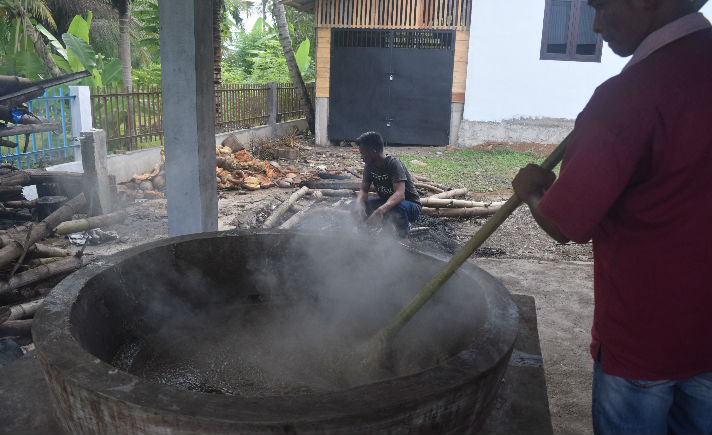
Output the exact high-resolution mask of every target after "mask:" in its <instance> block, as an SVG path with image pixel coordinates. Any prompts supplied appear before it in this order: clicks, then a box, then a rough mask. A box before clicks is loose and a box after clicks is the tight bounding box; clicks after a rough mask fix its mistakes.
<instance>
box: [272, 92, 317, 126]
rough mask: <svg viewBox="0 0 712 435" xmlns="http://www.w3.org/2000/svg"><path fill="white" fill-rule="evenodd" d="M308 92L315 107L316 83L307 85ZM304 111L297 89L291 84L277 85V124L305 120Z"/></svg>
mask: <svg viewBox="0 0 712 435" xmlns="http://www.w3.org/2000/svg"><path fill="white" fill-rule="evenodd" d="M306 85H307V92H308V93H309V98H311V101H312V106H313V105H314V82H312V83H307V84H306ZM304 116H305V115H304V111H303V110H302V108H301V105H300V104H299V94H298V93H297V88H295V87H294V86H292V85H290V84H282V83H279V84H277V122H285V121H291V120H293V119H299V118H304Z"/></svg>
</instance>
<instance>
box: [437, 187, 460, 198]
mask: <svg viewBox="0 0 712 435" xmlns="http://www.w3.org/2000/svg"><path fill="white" fill-rule="evenodd" d="M465 195H467V188H463V189H453V190H446V191H445V192H440V193H436V194H434V195H430V196H429V197H428V198H456V197H458V196H465Z"/></svg>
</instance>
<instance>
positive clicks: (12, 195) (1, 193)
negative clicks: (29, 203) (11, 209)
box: [0, 186, 22, 202]
mask: <svg viewBox="0 0 712 435" xmlns="http://www.w3.org/2000/svg"><path fill="white" fill-rule="evenodd" d="M18 199H22V186H0V201H2V202H5V201H15V200H18Z"/></svg>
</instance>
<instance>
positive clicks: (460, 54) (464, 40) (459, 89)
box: [452, 30, 470, 103]
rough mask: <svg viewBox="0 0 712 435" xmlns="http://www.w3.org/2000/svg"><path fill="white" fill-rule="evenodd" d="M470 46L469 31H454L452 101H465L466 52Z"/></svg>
mask: <svg viewBox="0 0 712 435" xmlns="http://www.w3.org/2000/svg"><path fill="white" fill-rule="evenodd" d="M469 48H470V31H469V30H458V31H456V32H455V63H454V64H453V72H452V102H453V103H464V102H465V83H466V81H467V53H468V50H469Z"/></svg>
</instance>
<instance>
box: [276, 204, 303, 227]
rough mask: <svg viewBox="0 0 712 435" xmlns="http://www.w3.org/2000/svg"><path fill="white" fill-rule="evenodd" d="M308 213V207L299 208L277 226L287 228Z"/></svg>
mask: <svg viewBox="0 0 712 435" xmlns="http://www.w3.org/2000/svg"><path fill="white" fill-rule="evenodd" d="M307 213H309V207H304V208H303V209H302V210H299V211H298V212H296V213H294V214H293V215H292V216H291V217H290V218H289V219H287V220H286V221H284V222H283V223H282V225H280V226H279V229H280V230H288V229H291V228H292V227H294V225H296V224H297V223H299V221H301V220H302V218H304V216H305V215H306V214H307Z"/></svg>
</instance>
